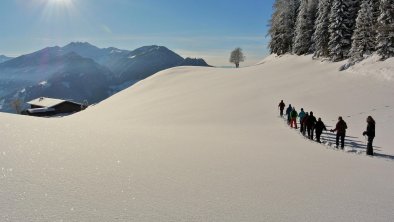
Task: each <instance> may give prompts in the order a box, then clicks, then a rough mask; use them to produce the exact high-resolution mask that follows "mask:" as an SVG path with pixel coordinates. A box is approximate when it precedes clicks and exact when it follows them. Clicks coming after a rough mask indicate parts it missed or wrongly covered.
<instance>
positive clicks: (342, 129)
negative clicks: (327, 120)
mask: <svg viewBox="0 0 394 222" xmlns="http://www.w3.org/2000/svg"><path fill="white" fill-rule="evenodd" d="M346 129H347V124H346V122H345V121H344V120H343V119H342V116H340V117H338V122H337V125H336V126H335V129H333V130H331V132H335V131H336V132H337V137H336V145H337V148H339V139H341V149H343V148H344V147H345V137H346Z"/></svg>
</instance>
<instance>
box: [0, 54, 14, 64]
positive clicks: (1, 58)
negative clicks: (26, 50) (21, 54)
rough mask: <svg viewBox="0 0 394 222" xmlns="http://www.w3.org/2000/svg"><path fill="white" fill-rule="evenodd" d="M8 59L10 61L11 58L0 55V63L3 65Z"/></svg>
mask: <svg viewBox="0 0 394 222" xmlns="http://www.w3.org/2000/svg"><path fill="white" fill-rule="evenodd" d="M10 59H12V58H11V57H7V56H4V55H0V63H3V62H5V61H8V60H10Z"/></svg>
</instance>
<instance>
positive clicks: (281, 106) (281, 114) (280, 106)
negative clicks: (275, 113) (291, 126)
mask: <svg viewBox="0 0 394 222" xmlns="http://www.w3.org/2000/svg"><path fill="white" fill-rule="evenodd" d="M278 107H279V110H280V112H279V115H280V116H281V117H282V116H283V110H284V109H285V107H286V105H285V103H284V102H283V100H281V101H280V103H279V105H278Z"/></svg>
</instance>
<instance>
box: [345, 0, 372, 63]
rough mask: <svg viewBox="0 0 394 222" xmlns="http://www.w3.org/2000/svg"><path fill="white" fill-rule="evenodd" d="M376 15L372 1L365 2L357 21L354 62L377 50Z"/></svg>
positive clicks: (354, 38)
mask: <svg viewBox="0 0 394 222" xmlns="http://www.w3.org/2000/svg"><path fill="white" fill-rule="evenodd" d="M373 19H374V15H373V5H372V0H363V2H362V4H361V9H360V11H359V13H358V17H357V19H356V30H355V31H354V33H353V37H352V40H353V42H352V48H351V50H350V57H351V59H352V60H353V61H358V60H362V58H363V56H364V54H367V55H368V54H371V53H372V51H374V49H375V32H374V30H373V28H374V21H373Z"/></svg>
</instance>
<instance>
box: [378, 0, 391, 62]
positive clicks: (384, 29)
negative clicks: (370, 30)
mask: <svg viewBox="0 0 394 222" xmlns="http://www.w3.org/2000/svg"><path fill="white" fill-rule="evenodd" d="M377 51H378V54H379V55H380V56H381V57H382V59H387V58H389V57H394V0H381V2H380V16H379V18H378V36H377Z"/></svg>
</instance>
